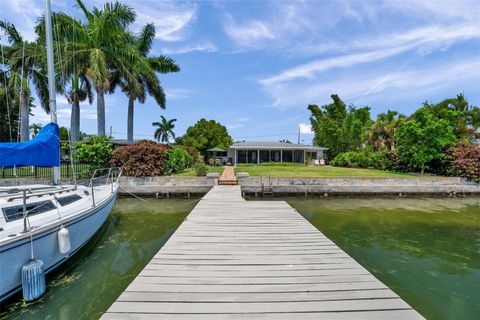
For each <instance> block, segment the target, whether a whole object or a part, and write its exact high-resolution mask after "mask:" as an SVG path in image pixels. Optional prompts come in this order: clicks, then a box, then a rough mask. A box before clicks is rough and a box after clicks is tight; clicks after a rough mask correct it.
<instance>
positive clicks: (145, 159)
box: [110, 141, 169, 177]
mask: <svg viewBox="0 0 480 320" xmlns="http://www.w3.org/2000/svg"><path fill="white" fill-rule="evenodd" d="M168 148H169V147H168V146H164V145H161V144H158V143H156V142H153V141H141V142H139V143H136V144H132V145H129V146H124V147H120V148H118V149H115V150H114V151H113V154H112V158H111V160H110V165H111V166H112V167H123V174H124V175H126V176H133V177H152V176H160V175H164V174H165V173H166V168H167V156H166V152H165V151H166V149H168Z"/></svg>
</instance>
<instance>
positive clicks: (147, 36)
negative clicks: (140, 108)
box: [110, 24, 180, 143]
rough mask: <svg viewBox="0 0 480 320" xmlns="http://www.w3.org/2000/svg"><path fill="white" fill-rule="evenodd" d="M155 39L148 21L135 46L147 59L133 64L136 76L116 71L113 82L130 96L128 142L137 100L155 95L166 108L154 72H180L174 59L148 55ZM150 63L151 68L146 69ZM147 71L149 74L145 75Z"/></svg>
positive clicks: (131, 137) (161, 106)
mask: <svg viewBox="0 0 480 320" xmlns="http://www.w3.org/2000/svg"><path fill="white" fill-rule="evenodd" d="M154 38H155V26H154V25H153V24H147V25H145V26H144V27H143V29H142V30H141V32H140V33H139V34H138V35H134V36H133V39H134V42H133V43H132V45H133V46H134V47H135V49H136V50H138V52H139V53H140V55H141V57H142V58H143V59H144V60H145V61H144V63H143V64H139V63H138V61H136V63H135V64H134V66H133V68H132V70H131V72H132V74H133V75H134V76H135V79H128V78H125V77H123V76H122V74H121V72H114V74H113V76H112V79H113V80H112V81H111V87H110V91H111V92H112V91H113V90H114V89H115V87H116V86H120V88H121V90H122V92H124V93H125V94H126V95H127V96H128V118H127V141H128V143H133V116H134V109H135V108H134V104H135V100H137V101H138V102H140V103H144V102H145V100H146V95H147V93H148V94H149V95H150V96H152V97H153V98H154V99H155V101H156V102H157V104H158V105H159V106H160V108H162V109H165V93H164V91H163V88H162V87H161V85H160V81H159V79H158V77H157V76H156V74H155V72H158V73H168V72H178V71H180V67H179V66H178V65H177V64H176V63H175V61H174V60H173V59H171V58H168V57H165V56H162V55H160V56H154V57H149V56H148V53H149V51H150V49H151V47H152V42H153V39H154ZM145 66H147V67H148V68H146V67H145ZM146 72H148V74H146Z"/></svg>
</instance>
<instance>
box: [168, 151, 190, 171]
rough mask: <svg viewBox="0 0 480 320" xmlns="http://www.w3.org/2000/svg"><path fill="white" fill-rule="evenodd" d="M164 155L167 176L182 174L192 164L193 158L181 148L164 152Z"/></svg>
mask: <svg viewBox="0 0 480 320" xmlns="http://www.w3.org/2000/svg"><path fill="white" fill-rule="evenodd" d="M165 154H166V156H167V166H166V173H167V174H172V173H179V172H182V171H183V170H185V169H186V168H189V167H191V166H192V164H193V157H192V156H191V155H189V154H188V152H187V151H186V150H185V149H183V148H179V147H174V148H172V149H168V150H166V151H165Z"/></svg>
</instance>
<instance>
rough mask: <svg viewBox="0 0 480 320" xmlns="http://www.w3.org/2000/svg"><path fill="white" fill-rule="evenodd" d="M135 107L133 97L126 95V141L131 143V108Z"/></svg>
mask: <svg viewBox="0 0 480 320" xmlns="http://www.w3.org/2000/svg"><path fill="white" fill-rule="evenodd" d="M134 107H135V98H133V97H128V119H127V142H128V143H133V108H134Z"/></svg>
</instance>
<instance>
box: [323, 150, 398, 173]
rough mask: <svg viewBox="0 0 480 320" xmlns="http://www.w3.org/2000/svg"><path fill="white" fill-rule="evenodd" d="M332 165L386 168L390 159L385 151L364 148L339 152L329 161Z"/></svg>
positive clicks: (389, 164)
mask: <svg viewBox="0 0 480 320" xmlns="http://www.w3.org/2000/svg"><path fill="white" fill-rule="evenodd" d="M330 164H331V165H332V166H336V167H347V168H366V169H379V170H387V169H390V168H391V165H392V163H391V161H390V159H389V156H388V153H387V152H385V151H377V152H376V151H373V150H372V149H371V148H365V149H363V150H360V151H348V152H344V153H339V154H337V155H336V156H335V158H333V160H332V161H331V162H330Z"/></svg>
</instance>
